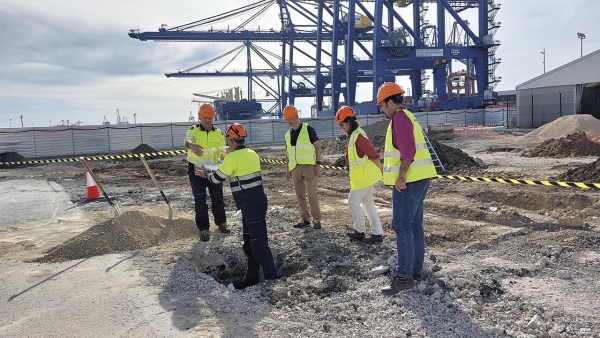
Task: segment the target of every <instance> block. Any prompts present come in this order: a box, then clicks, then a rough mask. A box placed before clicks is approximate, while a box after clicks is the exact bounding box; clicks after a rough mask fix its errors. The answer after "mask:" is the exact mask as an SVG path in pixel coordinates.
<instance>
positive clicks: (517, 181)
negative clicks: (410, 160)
mask: <svg viewBox="0 0 600 338" xmlns="http://www.w3.org/2000/svg"><path fill="white" fill-rule="evenodd" d="M186 153H187V150H170V151H157V152H153V153H145V154H122V155H103V156H89V157H84V160H86V161H103V160H122V159H132V158H139V157H140V156H142V155H143V156H144V157H161V156H175V155H185V154H186ZM260 161H261V162H265V163H274V164H285V161H283V160H276V159H267V158H261V159H260ZM62 162H79V158H78V157H74V158H62V159H48V160H34V161H18V162H0V167H5V166H15V165H28V164H29V165H31V164H48V163H62ZM321 168H325V169H334V170H344V171H345V170H346V168H345V167H338V166H333V165H327V164H322V165H321ZM437 177H438V178H444V179H448V180H459V181H472V182H488V183H494V182H497V183H503V184H514V185H542V186H553V187H562V188H580V189H584V190H591V189H598V190H600V183H585V182H560V181H543V180H523V179H512V178H488V177H473V176H468V177H467V176H457V175H438V176H437Z"/></svg>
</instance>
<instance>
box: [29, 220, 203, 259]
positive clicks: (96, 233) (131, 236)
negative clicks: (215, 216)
mask: <svg viewBox="0 0 600 338" xmlns="http://www.w3.org/2000/svg"><path fill="white" fill-rule="evenodd" d="M195 236H198V228H197V227H196V225H195V224H194V221H192V220H187V219H174V220H168V219H162V218H158V217H154V216H148V215H146V214H144V213H141V212H139V211H127V212H124V213H122V214H121V215H120V216H118V217H116V218H113V219H110V220H108V221H106V222H104V223H101V224H98V225H95V226H93V227H91V228H89V229H88V230H87V231H85V232H83V233H81V234H79V235H77V236H75V237H73V238H71V239H69V240H68V241H66V242H65V243H63V244H61V245H59V246H57V247H54V248H52V249H50V250H49V251H48V253H47V254H46V255H45V256H44V257H41V258H38V259H36V260H35V261H36V262H43V263H46V262H63V261H68V260H73V259H80V258H88V257H93V256H98V255H105V254H110V253H115V252H120V251H127V250H134V249H143V248H148V247H151V246H154V245H158V244H160V243H163V242H172V241H176V240H179V239H185V238H191V237H195Z"/></svg>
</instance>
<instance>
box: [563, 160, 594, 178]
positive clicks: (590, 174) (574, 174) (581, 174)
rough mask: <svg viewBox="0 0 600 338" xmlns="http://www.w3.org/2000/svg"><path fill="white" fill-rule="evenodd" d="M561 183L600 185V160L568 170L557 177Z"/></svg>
mask: <svg viewBox="0 0 600 338" xmlns="http://www.w3.org/2000/svg"><path fill="white" fill-rule="evenodd" d="M556 179H557V180H559V181H566V182H590V183H600V158H598V159H597V160H596V161H594V162H592V163H589V164H586V165H582V166H579V167H577V168H573V169H570V170H568V171H567V172H565V173H562V174H560V175H558V176H557V177H556Z"/></svg>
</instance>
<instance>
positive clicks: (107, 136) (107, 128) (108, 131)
mask: <svg viewBox="0 0 600 338" xmlns="http://www.w3.org/2000/svg"><path fill="white" fill-rule="evenodd" d="M106 140H107V141H108V152H109V153H110V127H109V126H108V125H107V126H106Z"/></svg>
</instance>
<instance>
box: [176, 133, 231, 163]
mask: <svg viewBox="0 0 600 338" xmlns="http://www.w3.org/2000/svg"><path fill="white" fill-rule="evenodd" d="M185 141H191V142H194V143H196V144H197V145H199V146H201V147H202V148H204V153H203V154H202V156H197V155H196V154H194V152H193V151H191V150H190V149H188V151H187V160H188V162H190V163H193V164H216V161H215V157H217V158H218V154H219V147H225V137H224V136H223V133H222V132H221V130H220V129H219V128H216V127H213V129H212V130H210V131H208V132H206V130H203V129H202V127H201V126H200V124H197V125H195V126H193V127H191V128H190V129H188V131H187V134H186V136H185V139H184V140H183V145H184V146H185Z"/></svg>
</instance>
